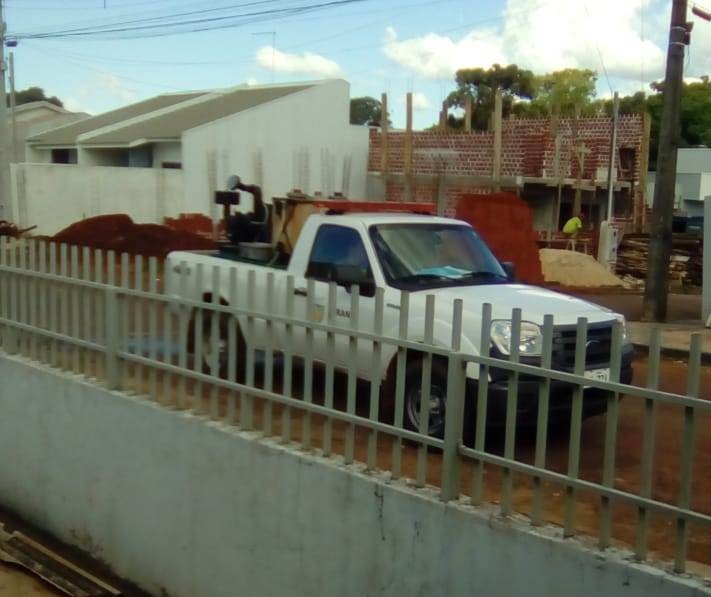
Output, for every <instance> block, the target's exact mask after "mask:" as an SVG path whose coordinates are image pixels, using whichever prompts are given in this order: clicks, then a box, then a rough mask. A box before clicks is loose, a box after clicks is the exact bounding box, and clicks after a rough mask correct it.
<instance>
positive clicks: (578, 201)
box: [573, 106, 585, 216]
mask: <svg viewBox="0 0 711 597" xmlns="http://www.w3.org/2000/svg"><path fill="white" fill-rule="evenodd" d="M579 119H580V106H575V119H574V120H573V147H574V151H575V156H576V158H577V160H578V176H577V177H576V178H577V180H576V182H575V199H574V200H573V215H574V216H576V215H578V214H579V213H580V208H581V206H582V203H583V199H582V189H581V187H582V184H583V166H584V163H585V157H584V155H583V151H582V149H583V148H582V146H581V145H580V143H579V139H578V124H579V122H578V120H579Z"/></svg>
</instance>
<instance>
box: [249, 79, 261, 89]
mask: <svg viewBox="0 0 711 597" xmlns="http://www.w3.org/2000/svg"><path fill="white" fill-rule="evenodd" d="M258 84H259V81H257V79H255V78H254V77H250V78H249V79H247V85H248V86H249V87H254V86H255V85H258Z"/></svg>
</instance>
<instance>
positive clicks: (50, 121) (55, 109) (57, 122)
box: [8, 100, 89, 162]
mask: <svg viewBox="0 0 711 597" xmlns="http://www.w3.org/2000/svg"><path fill="white" fill-rule="evenodd" d="M88 117H89V115H88V114H86V113H85V112H71V111H69V110H66V109H65V108H62V107H60V106H57V105H56V104H53V103H52V102H48V101H45V100H41V101H37V102H27V103H26V104H20V105H19V106H16V107H15V108H14V109H10V110H8V118H9V119H10V123H11V126H10V129H9V132H10V134H11V135H12V136H13V138H12V139H11V147H13V146H14V147H13V152H12V160H11V161H13V162H24V161H26V156H25V139H26V138H27V137H29V136H31V135H35V134H37V133H40V132H41V131H44V130H47V129H52V128H56V127H58V126H61V125H64V124H67V123H70V122H75V121H77V120H82V119H84V118H88Z"/></svg>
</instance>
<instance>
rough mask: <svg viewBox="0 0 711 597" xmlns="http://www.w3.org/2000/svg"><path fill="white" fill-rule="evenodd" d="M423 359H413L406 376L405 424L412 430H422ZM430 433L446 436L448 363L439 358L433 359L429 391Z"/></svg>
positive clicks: (439, 436)
mask: <svg viewBox="0 0 711 597" xmlns="http://www.w3.org/2000/svg"><path fill="white" fill-rule="evenodd" d="M422 366H423V361H422V359H419V358H418V359H417V360H414V361H412V362H411V363H409V364H408V366H407V374H406V378H405V403H404V406H403V424H404V425H405V427H406V428H407V429H410V430H412V431H419V430H420V414H421V409H422ZM425 395H426V396H427V400H429V420H428V427H427V430H428V434H429V435H431V436H432V437H438V438H443V437H444V421H445V414H446V410H447V409H446V407H447V365H446V363H444V362H443V361H441V360H439V359H433V360H432V377H431V381H430V387H429V392H425Z"/></svg>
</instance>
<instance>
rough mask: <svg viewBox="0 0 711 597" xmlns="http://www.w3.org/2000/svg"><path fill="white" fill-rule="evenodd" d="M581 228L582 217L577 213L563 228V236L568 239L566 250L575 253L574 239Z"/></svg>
mask: <svg viewBox="0 0 711 597" xmlns="http://www.w3.org/2000/svg"><path fill="white" fill-rule="evenodd" d="M582 228H583V215H582V214H581V213H580V212H578V213H577V214H576V215H574V216H573V217H572V218H570V219H569V220H568V221H567V222H566V223H565V225H564V226H563V234H565V235H566V236H567V237H568V244H567V245H566V247H565V248H566V249H570V250H572V251H575V239H576V238H577V236H578V232H580V230H582Z"/></svg>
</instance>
